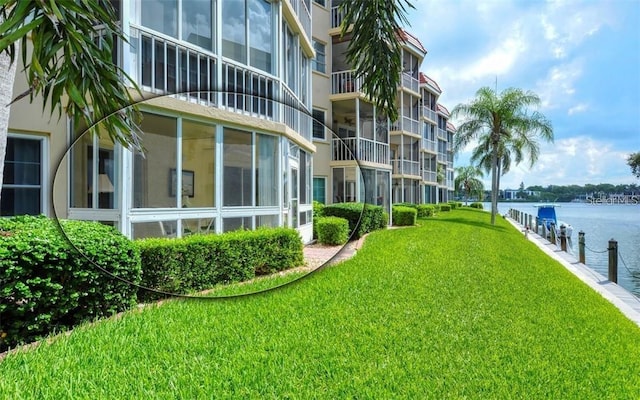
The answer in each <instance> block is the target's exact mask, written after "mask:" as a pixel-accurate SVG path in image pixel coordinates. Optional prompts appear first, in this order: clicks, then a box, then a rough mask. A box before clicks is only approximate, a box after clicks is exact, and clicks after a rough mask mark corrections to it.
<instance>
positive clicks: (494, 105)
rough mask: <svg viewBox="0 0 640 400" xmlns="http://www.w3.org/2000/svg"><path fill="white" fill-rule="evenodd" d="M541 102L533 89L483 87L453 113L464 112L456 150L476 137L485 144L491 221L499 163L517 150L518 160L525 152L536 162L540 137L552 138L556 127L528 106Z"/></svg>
mask: <svg viewBox="0 0 640 400" xmlns="http://www.w3.org/2000/svg"><path fill="white" fill-rule="evenodd" d="M539 104H540V98H539V97H538V96H537V95H536V94H535V93H533V92H530V91H526V92H525V91H523V90H521V89H515V88H508V89H505V90H504V91H502V92H501V93H500V94H498V93H496V92H495V91H493V90H492V89H491V88H488V87H483V88H480V89H479V90H478V91H477V92H476V97H475V98H474V99H473V100H472V101H471V102H470V103H469V104H458V105H457V106H456V107H455V108H454V109H453V111H452V116H453V117H454V118H455V117H458V116H465V117H466V119H465V120H464V121H463V123H462V124H461V125H460V126H459V127H458V130H457V132H456V135H455V139H454V151H455V152H459V151H460V150H461V149H463V148H465V147H466V146H467V144H469V142H471V141H472V140H474V139H476V140H478V141H479V142H480V143H481V144H482V143H485V144H486V146H487V147H486V148H485V149H486V153H485V155H487V156H488V157H489V158H488V160H489V161H488V162H489V165H490V167H491V224H495V220H496V214H497V213H498V191H499V189H500V173H499V171H498V168H499V166H501V165H503V166H504V164H505V163H504V162H505V157H506V155H507V153H509V152H511V151H513V152H515V156H516V161H517V160H518V159H521V158H522V155H523V154H524V153H526V154H528V159H529V162H530V164H531V165H533V164H534V163H535V162H536V161H537V159H538V155H539V153H540V149H539V145H538V142H537V139H538V138H541V139H544V140H547V141H553V129H552V127H551V122H549V121H548V120H547V119H546V118H545V117H544V115H542V114H541V113H539V112H537V111H534V112H532V113H530V112H529V107H536V106H538V105H539Z"/></svg>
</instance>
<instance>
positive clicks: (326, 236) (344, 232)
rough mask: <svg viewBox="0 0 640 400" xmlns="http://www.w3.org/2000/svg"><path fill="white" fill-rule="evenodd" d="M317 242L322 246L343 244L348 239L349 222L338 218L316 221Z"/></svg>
mask: <svg viewBox="0 0 640 400" xmlns="http://www.w3.org/2000/svg"><path fill="white" fill-rule="evenodd" d="M317 225H318V228H317V229H318V241H319V242H320V243H322V244H330V245H337V244H345V243H347V240H348V239H349V221H347V220H346V219H344V218H340V217H320V218H318V219H317Z"/></svg>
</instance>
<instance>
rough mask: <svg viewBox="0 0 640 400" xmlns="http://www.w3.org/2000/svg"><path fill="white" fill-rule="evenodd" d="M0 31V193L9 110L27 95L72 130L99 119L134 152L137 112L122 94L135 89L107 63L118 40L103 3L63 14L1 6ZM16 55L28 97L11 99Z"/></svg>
mask: <svg viewBox="0 0 640 400" xmlns="http://www.w3.org/2000/svg"><path fill="white" fill-rule="evenodd" d="M97 25H99V26H100V35H98V33H97V30H96V26H97ZM0 32H2V35H1V36H0V89H1V90H0V109H1V110H2V111H1V113H0V188H1V187H2V175H3V169H4V158H5V151H6V143H7V130H8V126H9V109H10V107H9V105H10V104H12V103H13V102H15V101H17V100H20V99H21V98H23V97H26V96H29V98H30V100H31V101H33V99H34V98H35V97H36V96H37V97H39V98H41V99H42V101H43V107H44V108H46V107H47V106H48V105H49V107H50V112H51V113H52V114H53V112H54V111H55V110H57V111H58V117H61V116H62V110H63V109H64V111H65V113H66V114H67V115H68V116H69V117H70V118H72V119H73V121H74V124H76V125H77V124H78V123H79V122H80V121H82V122H84V124H85V125H86V126H92V125H94V123H95V122H96V121H101V120H102V125H101V127H103V128H104V130H105V131H106V132H107V133H108V135H109V136H110V137H111V139H112V140H113V141H114V142H116V141H118V142H120V143H122V144H123V145H125V146H128V145H134V146H135V147H138V148H139V147H140V146H139V141H138V133H139V129H138V126H137V125H136V121H138V118H137V113H138V110H137V107H135V106H133V107H132V104H134V101H133V97H132V95H131V93H130V92H129V88H130V87H133V88H134V90H137V86H136V85H135V83H133V81H132V80H131V79H129V77H128V76H127V75H126V74H125V73H124V71H122V70H121V69H120V68H119V67H117V66H116V65H114V64H113V62H112V58H111V57H112V49H113V42H114V38H119V39H123V36H122V32H121V30H120V27H119V26H118V21H117V18H116V17H115V14H114V11H113V8H112V6H111V2H110V1H109V0H92V1H84V0H75V1H67V2H65V4H64V7H62V6H58V5H56V2H55V1H21V0H4V1H3V2H2V5H0ZM28 41H30V42H31V46H30V47H29V50H30V51H29V52H27V46H28ZM20 49H21V50H22V51H20ZM18 53H21V54H22V62H23V63H24V66H25V68H24V72H25V74H26V78H27V82H28V84H29V90H27V91H26V92H25V93H21V94H18V96H16V98H15V99H13V100H12V97H13V84H14V81H15V73H16V72H15V71H16V70H15V68H16V67H15V66H16V55H17V54H18ZM127 81H128V82H129V84H130V86H129V85H128V84H127ZM65 96H66V99H67V101H66V104H64V107H63V104H62V101H63V98H64V97H65Z"/></svg>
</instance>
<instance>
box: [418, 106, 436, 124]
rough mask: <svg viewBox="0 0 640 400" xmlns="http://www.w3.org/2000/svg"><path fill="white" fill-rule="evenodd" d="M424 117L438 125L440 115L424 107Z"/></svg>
mask: <svg viewBox="0 0 640 400" xmlns="http://www.w3.org/2000/svg"><path fill="white" fill-rule="evenodd" d="M422 116H423V117H425V118H426V119H428V120H429V121H432V122H433V123H438V115H437V114H436V112H435V111H433V110H432V109H430V108H429V107H427V106H422Z"/></svg>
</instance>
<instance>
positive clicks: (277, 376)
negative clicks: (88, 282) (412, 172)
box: [0, 209, 640, 399]
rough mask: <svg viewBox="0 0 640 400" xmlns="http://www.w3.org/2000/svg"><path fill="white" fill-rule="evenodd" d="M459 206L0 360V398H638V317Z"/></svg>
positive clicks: (484, 216) (500, 224)
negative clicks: (290, 268)
mask: <svg viewBox="0 0 640 400" xmlns="http://www.w3.org/2000/svg"><path fill="white" fill-rule="evenodd" d="M488 221H489V214H488V213H485V212H482V211H477V210H470V209H461V210H453V211H451V212H448V213H441V214H440V215H439V216H438V217H437V218H430V219H428V220H422V221H421V222H420V223H421V226H419V227H414V228H405V229H397V230H384V231H379V232H375V233H373V234H371V235H370V236H369V237H368V238H367V240H366V241H365V244H364V246H363V248H362V249H361V250H360V251H359V252H358V254H357V255H356V256H355V257H354V258H352V259H350V260H348V261H346V262H344V263H342V264H340V265H338V266H335V267H330V268H325V269H323V270H321V271H318V272H316V273H314V274H312V275H311V276H308V277H306V278H305V279H302V280H300V281H297V282H295V283H293V284H291V285H288V286H286V287H284V288H281V289H278V290H275V291H271V292H267V293H263V294H259V295H252V296H246V297H240V298H234V299H228V300H180V301H170V302H166V303H164V304H163V305H162V306H159V307H149V308H147V309H145V310H144V311H141V312H140V311H136V312H129V313H126V314H125V315H124V316H123V317H122V318H121V319H118V320H108V321H102V322H100V323H97V324H95V325H93V326H82V327H80V328H78V329H76V330H75V331H74V332H73V333H72V334H71V335H69V336H61V337H59V338H57V339H56V340H54V341H53V343H52V344H50V345H42V346H39V347H38V348H36V349H32V350H28V351H22V352H19V353H16V354H11V355H9V356H8V357H7V358H5V359H4V360H3V361H2V362H0V376H1V377H2V378H1V379H0V397H2V398H12V399H21V398H27V399H30V398H37V399H47V398H50V399H59V398H80V399H83V398H91V399H94V398H161V399H162V398H171V399H173V398H185V399H210V398H273V399H276V398H277V399H281V398H291V399H294V398H295V399H298V398H299V399H310V398H332V399H333V398H383V399H386V398H411V399H415V398H435V399H441V398H481V399H485V398H526V399H530V398H563V399H589V398H591V399H601V398H621V399H631V398H640V380H639V379H638V376H640V363H639V362H638V360H640V329H639V328H638V327H637V326H636V325H634V324H633V323H632V322H630V321H629V320H627V319H626V318H625V317H624V316H623V315H622V314H621V313H620V312H619V311H618V310H617V309H616V308H614V307H613V306H612V305H611V304H610V303H608V302H607V301H606V300H604V299H603V298H602V297H600V296H599V295H598V294H597V293H595V292H594V291H592V290H591V289H589V288H588V287H587V286H585V285H584V284H583V283H581V282H580V281H579V280H578V279H577V278H575V277H573V275H571V274H570V273H568V272H567V271H566V270H565V269H564V268H563V267H562V266H561V265H560V264H558V263H556V262H555V261H552V260H550V259H549V258H548V257H547V256H545V255H544V254H543V253H541V252H540V251H539V250H538V249H537V248H536V247H535V246H534V245H533V244H532V243H529V242H528V241H526V240H525V239H524V237H523V235H522V234H521V233H519V232H518V231H516V230H515V229H513V228H511V227H510V226H508V224H507V223H506V222H505V221H503V220H502V219H500V218H499V219H498V221H497V226H496V227H491V226H490V225H489V222H488Z"/></svg>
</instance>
